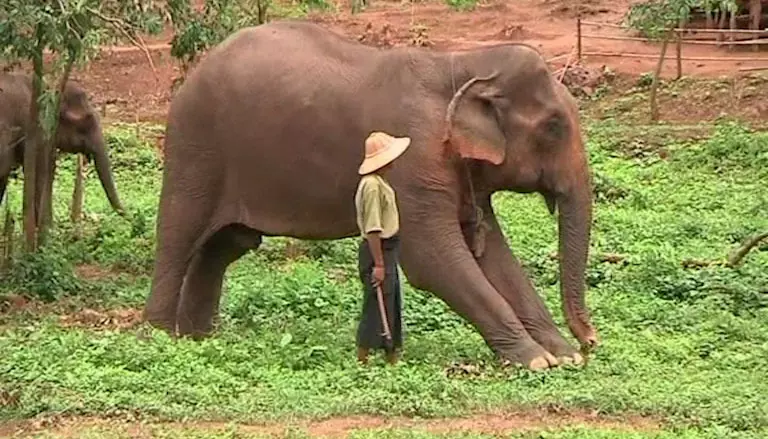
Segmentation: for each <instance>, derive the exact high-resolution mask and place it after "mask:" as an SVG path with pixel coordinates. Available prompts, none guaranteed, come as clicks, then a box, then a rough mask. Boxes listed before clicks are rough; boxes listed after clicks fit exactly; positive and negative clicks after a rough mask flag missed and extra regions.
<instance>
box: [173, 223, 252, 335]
mask: <svg viewBox="0 0 768 439" xmlns="http://www.w3.org/2000/svg"><path fill="white" fill-rule="evenodd" d="M261 239H262V238H261V233H259V232H257V231H255V230H252V229H249V228H247V227H245V226H243V225H240V224H231V225H228V226H226V227H224V228H223V229H221V230H219V231H217V232H216V233H214V234H213V236H211V238H210V239H209V240H208V241H207V242H205V243H204V244H203V245H202V246H201V248H200V249H199V250H198V251H197V252H196V254H195V255H194V256H193V258H192V262H191V263H190V265H189V269H188V270H187V275H186V277H185V279H184V284H183V287H182V290H181V301H180V303H179V308H178V324H179V329H178V330H179V335H187V336H192V337H193V338H201V337H203V336H205V335H207V334H208V333H210V332H211V330H212V329H213V323H214V322H213V320H214V317H216V315H217V313H218V310H219V301H220V299H221V287H222V283H223V281H224V273H225V272H226V270H227V267H228V266H229V265H230V264H231V263H233V262H234V261H236V260H237V259H239V258H240V257H242V256H243V255H244V254H245V253H246V252H247V251H248V250H249V249H256V248H258V247H259V245H260V244H261Z"/></svg>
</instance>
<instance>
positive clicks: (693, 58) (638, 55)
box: [583, 52, 768, 62]
mask: <svg viewBox="0 0 768 439" xmlns="http://www.w3.org/2000/svg"><path fill="white" fill-rule="evenodd" d="M583 55H584V56H608V57H619V58H652V59H656V58H658V56H657V55H652V54H648V53H619V52H584V53H583ZM680 59H681V60H683V61H730V62H739V61H740V62H755V61H757V62H760V61H763V62H768V57H764V58H746V57H745V58H738V57H714V56H691V57H681V58H680Z"/></svg>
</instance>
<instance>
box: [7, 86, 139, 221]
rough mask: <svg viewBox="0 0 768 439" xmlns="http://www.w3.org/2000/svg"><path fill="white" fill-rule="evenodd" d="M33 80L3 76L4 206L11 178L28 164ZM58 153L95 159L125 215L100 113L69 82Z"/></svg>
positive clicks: (114, 203)
mask: <svg viewBox="0 0 768 439" xmlns="http://www.w3.org/2000/svg"><path fill="white" fill-rule="evenodd" d="M31 102H32V76H31V75H28V74H24V73H20V72H5V73H0V202H2V200H3V195H4V194H5V189H6V186H7V184H8V179H9V177H10V174H11V173H12V172H13V171H14V170H15V169H17V168H19V167H20V166H21V165H22V163H24V151H25V139H26V138H27V137H28V135H29V130H30V129H32V126H33V125H34V124H33V123H31V122H30V118H29V109H30V104H31ZM54 143H55V147H56V149H57V150H60V151H64V152H69V153H81V154H85V155H86V156H87V157H88V158H90V159H93V160H94V163H95V167H96V173H97V174H98V176H99V180H100V181H101V185H102V187H103V188H104V192H105V193H106V194H107V198H108V199H109V202H110V204H111V206H112V208H113V209H114V210H115V211H117V212H118V213H120V214H121V215H122V214H123V213H124V209H123V205H122V203H121V202H120V198H119V197H118V194H117V189H116V188H115V182H114V178H113V176H112V169H111V165H110V161H109V156H108V155H107V148H106V144H105V142H104V137H103V133H102V129H101V123H100V121H99V115H98V112H96V111H94V109H93V107H92V106H91V104H90V102H89V100H88V97H87V94H86V92H85V90H84V89H83V88H82V87H81V86H80V85H78V84H77V83H75V82H74V81H68V82H67V84H66V85H65V87H64V92H63V93H62V95H61V105H60V111H59V125H58V129H57V132H56V139H55V140H54Z"/></svg>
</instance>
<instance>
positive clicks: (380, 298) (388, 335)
mask: <svg viewBox="0 0 768 439" xmlns="http://www.w3.org/2000/svg"><path fill="white" fill-rule="evenodd" d="M376 299H377V300H376V301H377V302H378V303H379V317H381V327H382V328H381V329H382V331H383V332H382V334H381V335H383V336H384V339H385V340H386V344H387V345H389V346H390V347H391V345H392V332H391V331H390V330H389V319H388V318H387V311H386V309H385V308H384V294H383V292H382V291H381V285H376Z"/></svg>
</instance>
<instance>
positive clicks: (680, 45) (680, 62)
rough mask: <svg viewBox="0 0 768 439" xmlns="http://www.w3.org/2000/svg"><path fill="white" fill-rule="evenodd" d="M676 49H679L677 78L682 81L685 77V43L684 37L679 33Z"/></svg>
mask: <svg viewBox="0 0 768 439" xmlns="http://www.w3.org/2000/svg"><path fill="white" fill-rule="evenodd" d="M676 43H677V44H676V47H675V48H676V49H677V78H676V79H680V78H682V77H683V41H682V36H681V35H680V34H679V33H678V34H677V41H676Z"/></svg>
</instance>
